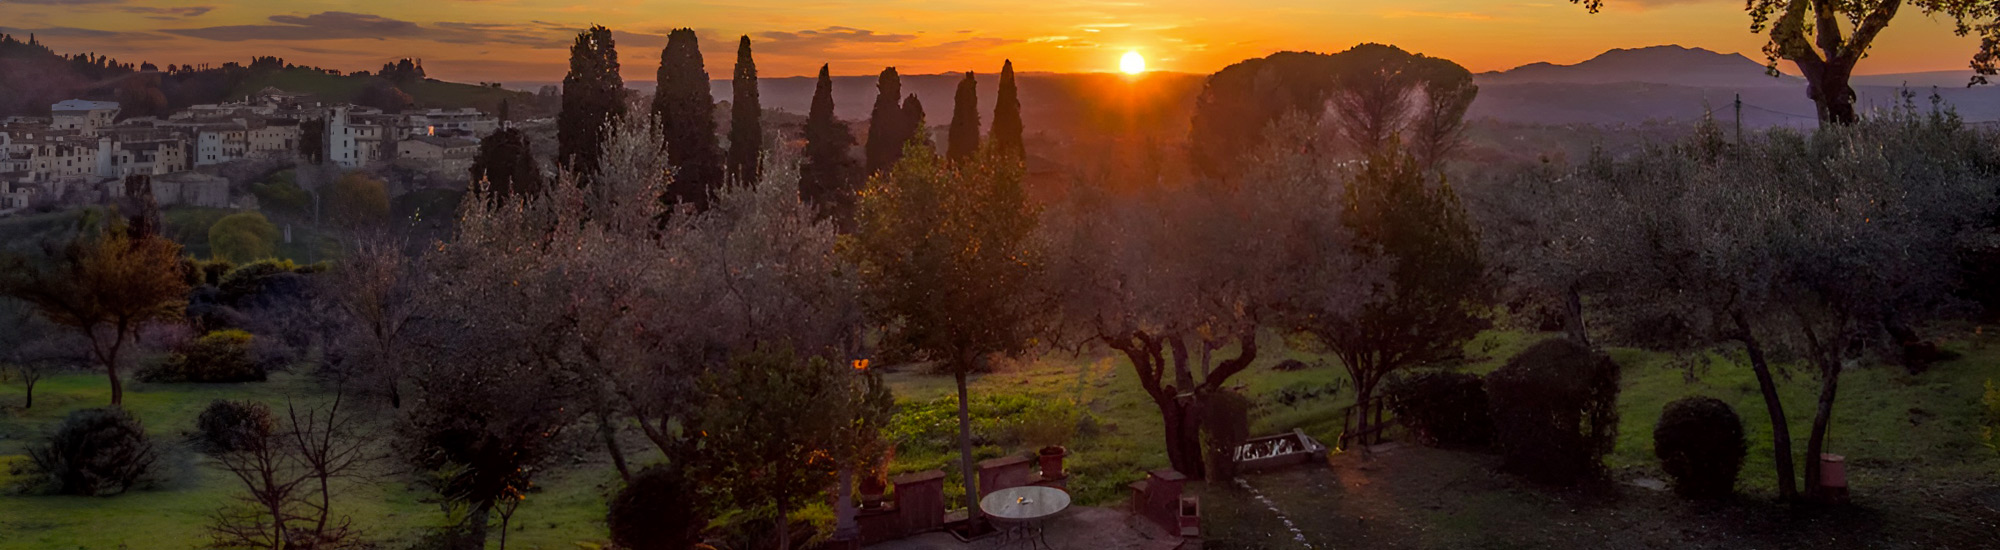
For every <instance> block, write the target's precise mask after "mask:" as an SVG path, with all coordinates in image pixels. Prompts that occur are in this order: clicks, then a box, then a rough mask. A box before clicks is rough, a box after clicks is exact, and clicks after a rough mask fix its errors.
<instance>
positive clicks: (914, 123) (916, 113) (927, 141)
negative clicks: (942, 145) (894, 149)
mask: <svg viewBox="0 0 2000 550" xmlns="http://www.w3.org/2000/svg"><path fill="white" fill-rule="evenodd" d="M927 118H928V117H926V116H925V115H924V100H922V99H918V98H917V94H910V97H907V98H903V132H902V134H901V137H902V138H903V141H912V140H915V141H921V142H923V144H924V146H925V147H934V144H932V143H931V132H930V128H929V124H930V123H928V122H925V120H926V119H927Z"/></svg>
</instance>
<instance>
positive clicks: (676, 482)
mask: <svg viewBox="0 0 2000 550" xmlns="http://www.w3.org/2000/svg"><path fill="white" fill-rule="evenodd" d="M699 490H700V487H699V484H697V483H695V482H694V481H693V480H690V479H688V478H687V476H686V475H684V474H683V473H682V472H681V471H680V470H677V469H674V468H671V467H668V466H665V465H659V466H653V467H649V468H646V469H645V470H642V471H640V472H639V475H636V476H632V483H631V484H629V485H626V486H625V488H624V489H622V490H619V491H618V494H617V495H614V496H612V497H611V502H610V505H609V506H607V507H606V508H607V510H606V513H605V523H606V524H608V526H609V527H610V528H611V541H612V542H614V543H616V544H617V545H618V547H619V548H629V549H631V550H655V549H674V550H679V549H683V548H690V547H693V546H694V544H695V543H698V542H700V541H701V531H702V529H703V528H704V527H707V526H708V515H709V514H708V510H706V509H705V508H704V507H702V506H701V503H703V502H706V499H705V498H703V495H700V494H698V491H699Z"/></svg>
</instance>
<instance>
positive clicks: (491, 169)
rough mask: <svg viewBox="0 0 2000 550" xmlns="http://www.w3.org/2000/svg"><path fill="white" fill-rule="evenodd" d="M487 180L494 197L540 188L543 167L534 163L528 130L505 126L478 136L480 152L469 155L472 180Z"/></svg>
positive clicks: (535, 190) (525, 193)
mask: <svg viewBox="0 0 2000 550" xmlns="http://www.w3.org/2000/svg"><path fill="white" fill-rule="evenodd" d="M481 180H484V181H486V185H487V188H488V189H490V190H492V193H493V195H492V196H493V198H495V199H498V198H500V197H506V196H513V195H527V196H534V195H538V194H541V192H542V170H541V168H540V167H538V166H535V153H534V147H533V145H532V144H531V143H529V142H528V134H525V133H522V132H521V131H520V130H519V129H515V128H504V129H501V130H500V131H497V132H493V134H492V135H489V136H486V138H485V139H481V140H479V156H477V157H473V159H472V181H473V182H475V183H477V182H479V181H481Z"/></svg>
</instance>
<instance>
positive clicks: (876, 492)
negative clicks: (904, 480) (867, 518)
mask: <svg viewBox="0 0 2000 550" xmlns="http://www.w3.org/2000/svg"><path fill="white" fill-rule="evenodd" d="M895 456H896V448H895V447H890V448H889V449H888V451H886V452H884V453H883V454H882V455H881V456H879V457H877V458H876V459H875V460H873V461H870V462H869V463H868V464H866V465H864V467H863V468H862V469H861V471H859V472H857V473H858V474H859V475H860V477H861V479H860V480H859V481H858V483H857V485H858V486H859V487H858V488H859V489H860V490H861V509H863V510H876V509H880V508H882V495H883V494H884V493H887V492H888V490H889V462H891V461H893V460H895Z"/></svg>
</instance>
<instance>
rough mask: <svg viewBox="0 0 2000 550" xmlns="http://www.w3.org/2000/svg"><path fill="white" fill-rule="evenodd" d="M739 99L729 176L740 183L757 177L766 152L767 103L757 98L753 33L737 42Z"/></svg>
mask: <svg viewBox="0 0 2000 550" xmlns="http://www.w3.org/2000/svg"><path fill="white" fill-rule="evenodd" d="M732 82H733V84H734V85H733V86H732V87H733V88H735V92H736V101H735V102H733V103H732V104H731V107H730V118H729V177H730V179H734V180H736V181H737V182H740V183H748V182H753V181H757V171H758V168H760V167H759V166H758V160H759V159H760V158H761V156H762V154H763V152H764V123H763V120H762V119H763V114H764V107H763V105H762V104H761V103H760V102H759V101H758V100H757V62H756V61H755V60H753V59H751V58H750V36H749V35H744V36H743V40H742V41H741V42H738V43H737V45H736V78H735V79H734V80H733V81H732Z"/></svg>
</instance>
